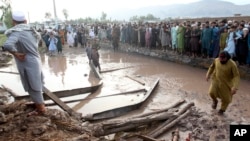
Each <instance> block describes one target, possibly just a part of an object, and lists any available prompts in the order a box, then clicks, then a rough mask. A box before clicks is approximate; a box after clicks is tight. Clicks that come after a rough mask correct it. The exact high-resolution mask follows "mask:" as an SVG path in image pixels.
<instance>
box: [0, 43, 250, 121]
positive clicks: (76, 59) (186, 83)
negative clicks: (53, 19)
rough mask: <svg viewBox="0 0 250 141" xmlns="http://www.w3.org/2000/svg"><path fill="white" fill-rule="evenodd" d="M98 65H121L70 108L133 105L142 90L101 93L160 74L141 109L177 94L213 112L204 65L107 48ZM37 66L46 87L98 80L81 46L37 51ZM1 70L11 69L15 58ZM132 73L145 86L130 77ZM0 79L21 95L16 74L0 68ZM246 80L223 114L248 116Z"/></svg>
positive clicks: (160, 104) (165, 104)
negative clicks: (52, 53)
mask: <svg viewBox="0 0 250 141" xmlns="http://www.w3.org/2000/svg"><path fill="white" fill-rule="evenodd" d="M100 56H101V57H100V63H101V67H102V70H109V69H114V68H124V67H128V68H127V69H121V70H117V71H113V72H107V73H102V74H101V75H102V81H103V86H102V87H101V89H99V90H98V91H97V92H95V93H93V94H91V95H90V94H81V95H79V96H76V97H72V98H67V99H63V100H70V99H82V98H86V99H85V100H82V101H80V102H74V103H69V104H68V105H69V106H71V107H72V108H73V109H74V110H76V111H78V112H81V113H83V115H86V114H88V113H95V112H100V111H104V110H108V109H110V108H112V107H117V106H123V105H126V104H135V103H137V102H139V101H140V100H142V99H143V96H144V93H135V94H129V95H121V96H112V97H111V96H110V97H105V98H94V97H101V96H105V95H110V94H116V93H120V92H125V91H130V90H137V89H142V88H145V89H148V88H149V87H150V86H151V84H152V83H153V82H154V81H155V80H156V79H157V78H160V85H159V87H158V89H157V91H156V92H155V93H154V95H153V96H152V97H151V99H150V100H149V101H148V102H147V104H144V105H143V107H142V108H143V109H144V111H147V110H156V109H161V108H164V107H168V106H169V105H171V104H173V103H174V102H176V101H178V100H180V99H186V100H187V101H194V102H195V105H196V106H197V107H198V108H199V109H200V110H202V111H205V112H208V113H213V112H214V111H212V110H211V108H210V105H211V100H210V98H209V97H208V95H207V90H208V87H209V85H210V82H207V81H205V74H206V70H203V69H199V68H193V67H190V66H186V65H180V64H175V63H171V62H167V61H162V60H159V59H154V58H150V57H146V56H142V55H135V54H130V53H117V52H116V53H114V52H113V51H111V50H101V51H100ZM41 58H42V66H43V72H44V74H45V84H46V87H47V88H48V89H49V90H51V91H58V90H68V89H74V88H80V87H86V86H91V85H95V84H97V83H98V82H99V80H98V79H97V78H95V77H94V74H93V73H92V72H91V70H90V67H89V64H88V60H87V57H86V54H85V52H84V50H83V49H82V48H77V49H76V48H66V49H65V53H64V55H58V56H55V57H49V56H47V55H45V54H44V55H42V56H41ZM12 63H13V65H11V66H10V67H8V68H1V69H0V70H2V71H7V72H16V67H15V65H14V64H15V62H14V61H13V62H12ZM127 76H130V77H133V78H134V79H137V80H139V81H141V82H145V83H146V85H145V86H143V85H142V84H140V83H138V82H136V81H134V80H132V79H130V78H129V77H127ZM0 84H4V85H5V86H7V87H9V88H11V89H12V90H14V91H15V92H16V93H18V94H20V95H24V94H26V93H25V92H24V91H23V89H22V86H21V82H20V79H19V76H18V75H14V74H7V73H0ZM249 84H250V82H249V81H244V80H241V83H240V88H239V91H238V93H237V94H236V95H235V96H234V99H233V102H232V104H231V105H230V106H229V108H228V111H227V113H226V116H228V117H230V118H233V119H235V120H237V119H240V120H248V121H250V120H249V119H250V112H249V109H250V103H249V100H250V96H249V92H250V87H249Z"/></svg>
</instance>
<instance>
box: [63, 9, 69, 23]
mask: <svg viewBox="0 0 250 141" xmlns="http://www.w3.org/2000/svg"><path fill="white" fill-rule="evenodd" d="M62 12H63V15H64V17H65V20H66V21H67V20H68V17H69V13H68V10H67V9H63V10H62Z"/></svg>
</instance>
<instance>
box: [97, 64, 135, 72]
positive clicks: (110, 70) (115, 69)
mask: <svg viewBox="0 0 250 141" xmlns="http://www.w3.org/2000/svg"><path fill="white" fill-rule="evenodd" d="M132 67H134V66H129V67H123V68H114V69H109V70H102V71H101V72H100V73H106V72H112V71H117V70H121V69H127V68H132Z"/></svg>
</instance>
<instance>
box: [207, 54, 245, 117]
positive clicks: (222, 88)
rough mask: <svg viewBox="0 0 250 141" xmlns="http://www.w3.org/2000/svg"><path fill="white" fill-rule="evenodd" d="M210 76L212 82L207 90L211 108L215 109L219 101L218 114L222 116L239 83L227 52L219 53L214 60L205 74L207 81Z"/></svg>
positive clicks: (237, 74) (237, 72)
mask: <svg viewBox="0 0 250 141" xmlns="http://www.w3.org/2000/svg"><path fill="white" fill-rule="evenodd" d="M210 76H212V82H211V85H210V88H209V95H210V97H211V98H212V100H213V104H212V108H213V109H216V107H217V103H218V100H217V98H219V99H221V107H220V110H219V111H218V114H219V115H223V113H224V112H225V111H226V109H227V107H228V105H229V104H230V103H231V101H232V97H233V95H234V94H236V91H237V90H238V85H239V81H240V75H239V71H238V68H237V66H236V64H235V62H234V61H233V60H232V59H231V57H230V55H229V53H228V52H226V51H223V52H221V53H220V54H219V58H216V59H215V60H214V62H213V63H212V65H211V66H210V67H209V69H208V72H207V74H206V80H207V81H208V80H209V78H210Z"/></svg>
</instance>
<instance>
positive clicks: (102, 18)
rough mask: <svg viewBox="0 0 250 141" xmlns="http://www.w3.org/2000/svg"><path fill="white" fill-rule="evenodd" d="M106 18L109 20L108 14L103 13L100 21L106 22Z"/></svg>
mask: <svg viewBox="0 0 250 141" xmlns="http://www.w3.org/2000/svg"><path fill="white" fill-rule="evenodd" d="M106 18H107V14H106V13H104V12H102V16H101V18H100V20H101V21H105V20H106Z"/></svg>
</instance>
